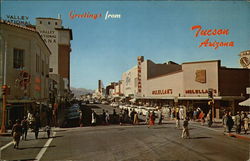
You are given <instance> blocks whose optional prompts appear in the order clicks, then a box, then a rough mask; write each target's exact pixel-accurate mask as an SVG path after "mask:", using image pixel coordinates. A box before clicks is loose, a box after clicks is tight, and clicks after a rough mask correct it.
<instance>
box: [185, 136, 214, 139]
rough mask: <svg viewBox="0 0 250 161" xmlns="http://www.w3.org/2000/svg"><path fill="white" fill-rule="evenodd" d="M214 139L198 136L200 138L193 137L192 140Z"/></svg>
mask: <svg viewBox="0 0 250 161" xmlns="http://www.w3.org/2000/svg"><path fill="white" fill-rule="evenodd" d="M210 138H212V137H207V136H198V137H191V138H190V139H210Z"/></svg>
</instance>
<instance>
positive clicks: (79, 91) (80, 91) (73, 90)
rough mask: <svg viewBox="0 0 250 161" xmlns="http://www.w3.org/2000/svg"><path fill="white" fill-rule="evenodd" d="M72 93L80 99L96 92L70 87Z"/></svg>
mask: <svg viewBox="0 0 250 161" xmlns="http://www.w3.org/2000/svg"><path fill="white" fill-rule="evenodd" d="M70 89H71V91H72V92H73V93H74V96H75V97H77V98H79V97H80V96H81V95H84V94H88V93H91V94H92V93H94V92H95V91H94V90H91V89H85V88H74V87H70Z"/></svg>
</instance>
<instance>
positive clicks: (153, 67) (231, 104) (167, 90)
mask: <svg viewBox="0 0 250 161" xmlns="http://www.w3.org/2000/svg"><path fill="white" fill-rule="evenodd" d="M137 61H138V63H137V66H136V67H133V68H131V69H130V70H128V71H127V72H125V73H123V74H122V82H123V83H124V90H123V94H124V95H125V96H129V95H134V97H135V98H136V103H137V104H147V105H150V106H156V105H157V106H163V105H169V106H171V107H178V106H184V107H185V110H186V111H188V110H194V109H196V108H198V107H199V108H201V109H202V110H203V111H204V112H206V113H207V112H208V111H209V110H210V109H213V114H214V117H216V118H220V117H221V116H222V114H223V112H224V111H225V110H228V111H232V112H233V113H235V111H237V110H242V109H241V107H239V106H238V103H239V102H240V101H242V100H244V99H246V98H247V97H248V96H247V94H246V88H247V87H248V86H249V84H250V70H249V69H241V68H226V67H223V66H221V62H220V60H211V61H200V62H187V63H183V64H177V63H174V62H171V61H170V62H167V63H163V64H155V63H154V62H152V61H151V60H144V57H143V56H140V57H138V58H137ZM232 76H233V77H232ZM210 91H211V92H212V96H209V93H210ZM211 102H212V104H211ZM212 107H213V108H212Z"/></svg>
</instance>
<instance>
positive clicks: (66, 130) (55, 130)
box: [53, 130, 67, 132]
mask: <svg viewBox="0 0 250 161" xmlns="http://www.w3.org/2000/svg"><path fill="white" fill-rule="evenodd" d="M53 131H54V132H64V131H67V130H53Z"/></svg>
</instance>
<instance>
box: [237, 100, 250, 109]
mask: <svg viewBox="0 0 250 161" xmlns="http://www.w3.org/2000/svg"><path fill="white" fill-rule="evenodd" d="M239 105H240V106H249V107H250V98H248V99H247V100H245V101H243V102H240V103H239Z"/></svg>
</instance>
